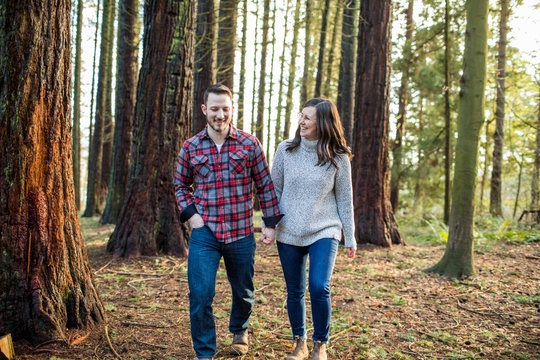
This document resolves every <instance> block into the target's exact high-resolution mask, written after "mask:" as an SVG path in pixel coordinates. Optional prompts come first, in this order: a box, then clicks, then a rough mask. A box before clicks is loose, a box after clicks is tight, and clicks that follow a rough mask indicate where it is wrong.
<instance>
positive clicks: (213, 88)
mask: <svg viewBox="0 0 540 360" xmlns="http://www.w3.org/2000/svg"><path fill="white" fill-rule="evenodd" d="M210 93H213V94H227V95H229V97H230V98H231V101H232V98H233V96H232V91H231V89H229V88H228V87H227V86H225V85H223V84H214V85H210V87H209V88H208V89H206V91H205V92H204V104H205V105H206V102H207V101H208V94H210Z"/></svg>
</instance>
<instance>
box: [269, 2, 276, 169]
mask: <svg viewBox="0 0 540 360" xmlns="http://www.w3.org/2000/svg"><path fill="white" fill-rule="evenodd" d="M273 3H274V8H273V9H272V41H271V42H270V45H271V46H272V55H270V84H269V86H268V119H267V121H266V160H267V161H268V162H270V158H271V156H270V155H271V154H270V142H271V139H272V138H271V135H272V113H274V112H275V110H274V109H273V108H272V98H273V95H274V56H275V51H276V8H277V4H276V2H275V1H274V2H273Z"/></svg>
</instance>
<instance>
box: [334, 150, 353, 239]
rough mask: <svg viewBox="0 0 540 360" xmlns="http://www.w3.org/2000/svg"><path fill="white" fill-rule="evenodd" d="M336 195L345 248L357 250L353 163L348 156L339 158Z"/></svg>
mask: <svg viewBox="0 0 540 360" xmlns="http://www.w3.org/2000/svg"><path fill="white" fill-rule="evenodd" d="M338 166H339V168H338V170H337V172H336V183H335V194H336V203H337V208H338V214H339V218H340V220H341V224H342V225H343V232H344V234H345V246H346V247H350V248H353V249H356V239H355V237H354V209H353V195H352V179H351V162H350V160H349V158H348V157H347V156H339V157H338Z"/></svg>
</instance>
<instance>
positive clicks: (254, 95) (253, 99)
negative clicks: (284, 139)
mask: <svg viewBox="0 0 540 360" xmlns="http://www.w3.org/2000/svg"><path fill="white" fill-rule="evenodd" d="M255 4H257V2H255ZM258 36H259V6H255V36H254V39H255V41H254V44H255V45H254V47H255V49H254V51H253V58H254V59H256V58H257V38H258ZM256 84H257V66H254V67H253V91H252V92H251V124H250V128H251V133H252V134H255V132H256V128H257V123H256V122H255V114H256V113H255V102H256V100H257V92H256V91H255V85H256ZM253 199H258V198H257V197H256V196H254V197H253Z"/></svg>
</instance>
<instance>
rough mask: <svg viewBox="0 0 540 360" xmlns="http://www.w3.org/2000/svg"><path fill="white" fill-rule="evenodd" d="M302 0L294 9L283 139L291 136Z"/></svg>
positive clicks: (298, 1) (298, 0)
mask: <svg viewBox="0 0 540 360" xmlns="http://www.w3.org/2000/svg"><path fill="white" fill-rule="evenodd" d="M300 1H301V0H297V2H296V9H295V10H294V30H293V42H292V49H291V61H290V63H289V82H288V84H287V103H286V104H285V129H284V130H283V139H288V138H289V129H290V128H291V112H292V105H293V91H294V80H295V77H296V53H297V51H298V31H299V29H300V6H301V2H300ZM306 51H307V50H306Z"/></svg>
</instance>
